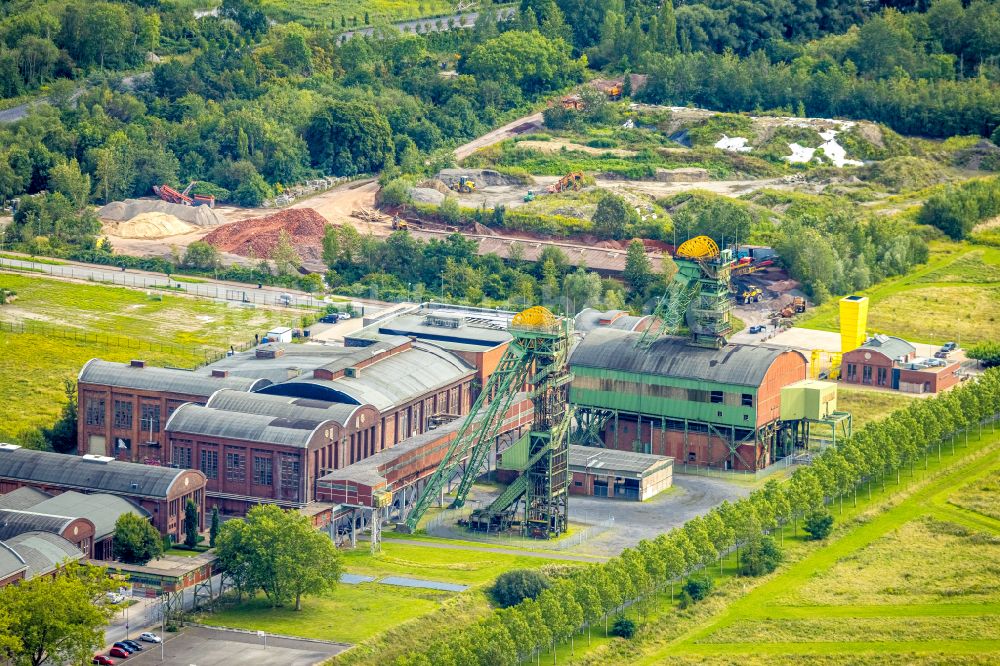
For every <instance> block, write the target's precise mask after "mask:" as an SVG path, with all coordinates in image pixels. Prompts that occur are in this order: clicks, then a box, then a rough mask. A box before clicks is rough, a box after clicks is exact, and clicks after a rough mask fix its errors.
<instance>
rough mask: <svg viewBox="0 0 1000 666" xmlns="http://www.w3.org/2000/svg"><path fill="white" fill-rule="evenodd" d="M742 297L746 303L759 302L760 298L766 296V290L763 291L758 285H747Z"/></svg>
mask: <svg viewBox="0 0 1000 666" xmlns="http://www.w3.org/2000/svg"><path fill="white" fill-rule="evenodd" d="M740 298H741V299H742V300H743V303H744V304H749V303H759V302H760V299H762V298H764V292H762V291H761V290H760V289H759V288H758V287H747V288H746V289H744V290H743V293H742V294H740Z"/></svg>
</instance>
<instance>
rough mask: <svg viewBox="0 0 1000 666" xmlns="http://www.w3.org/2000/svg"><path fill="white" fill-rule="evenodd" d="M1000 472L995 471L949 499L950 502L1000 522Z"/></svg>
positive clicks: (966, 486)
mask: <svg viewBox="0 0 1000 666" xmlns="http://www.w3.org/2000/svg"><path fill="white" fill-rule="evenodd" d="M998 499H1000V471H997V470H994V471H993V473H991V474H988V475H986V476H984V477H982V478H981V479H977V480H975V481H973V482H971V483H969V484H967V485H965V486H963V487H962V488H960V489H959V490H958V491H957V492H956V493H955V494H954V495H952V496H951V497H949V498H948V502H950V503H951V504H954V505H955V506H958V507H961V508H963V509H968V510H969V511H975V512H977V513H981V514H983V515H984V516H989V517H990V518H995V519H997V520H1000V501H998Z"/></svg>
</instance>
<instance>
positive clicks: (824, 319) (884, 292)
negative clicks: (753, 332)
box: [798, 242, 1000, 345]
mask: <svg viewBox="0 0 1000 666" xmlns="http://www.w3.org/2000/svg"><path fill="white" fill-rule="evenodd" d="M931 247H932V251H931V259H930V261H929V262H928V263H927V264H926V265H924V266H922V267H919V268H918V269H916V270H915V271H912V272H910V273H908V274H907V275H904V276H901V277H897V278H891V279H889V280H886V281H884V282H881V283H880V284H878V285H876V286H874V287H871V288H870V289H867V290H865V291H863V292H861V293H862V294H863V295H865V296H868V298H869V300H870V303H869V308H868V331H869V333H886V334H889V335H898V336H900V337H903V338H906V339H908V340H913V341H916V342H928V343H934V344H941V343H944V342H947V341H948V340H955V341H958V342H960V343H962V344H966V345H967V344H973V343H975V342H980V341H982V340H987V339H995V337H996V331H997V330H998V329H1000V248H997V247H988V246H979V245H973V244H971V243H951V242H948V243H945V242H936V243H932V246H931ZM839 323H840V317H839V313H838V303H837V299H832V300H831V302H829V303H824V304H823V305H821V306H819V307H818V308H816V309H815V310H813V311H812V313H811V314H810V315H809V316H808V317H806V318H804V319H803V320H802V321H801V322H799V324H798V325H799V326H804V327H806V328H815V329H821V330H830V331H834V330H837V327H838V326H839Z"/></svg>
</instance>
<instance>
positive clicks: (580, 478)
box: [569, 446, 674, 502]
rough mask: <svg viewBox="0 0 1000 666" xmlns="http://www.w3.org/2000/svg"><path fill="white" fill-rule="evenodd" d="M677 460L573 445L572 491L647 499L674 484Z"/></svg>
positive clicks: (571, 453)
mask: <svg viewBox="0 0 1000 666" xmlns="http://www.w3.org/2000/svg"><path fill="white" fill-rule="evenodd" d="M673 472H674V459H673V458H668V457H666V456H654V455H649V454H646V453H628V452H625V451H615V450H613V449H599V448H595V447H592V446H570V447H569V473H570V477H571V480H572V481H573V483H572V485H571V486H570V492H571V493H574V494H577V495H593V496H594V497H611V498H619V499H627V500H633V501H637V502H643V501H645V500H647V499H649V498H650V497H653V496H654V495H657V494H658V493H660V492H662V491H664V490H666V489H667V488H669V487H670V486H671V484H672V483H673V478H674V473H673Z"/></svg>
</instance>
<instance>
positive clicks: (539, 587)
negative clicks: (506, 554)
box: [490, 569, 549, 608]
mask: <svg viewBox="0 0 1000 666" xmlns="http://www.w3.org/2000/svg"><path fill="white" fill-rule="evenodd" d="M548 587H549V579H548V576H546V575H545V574H543V573H542V572H541V571H536V570H535V569H515V570H513V571H508V572H506V573H502V574H500V576H499V577H497V580H496V582H495V583H494V584H493V588H492V589H491V590H490V592H491V594H492V596H493V600H494V601H496V603H497V605H498V606H500V607H501V608H508V607H510V606H515V605H517V604H519V603H521V602H522V601H524V600H525V599H535V598H536V597H538V595H539V594H541V593H542V592H543V591H544V590H547V589H548Z"/></svg>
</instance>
